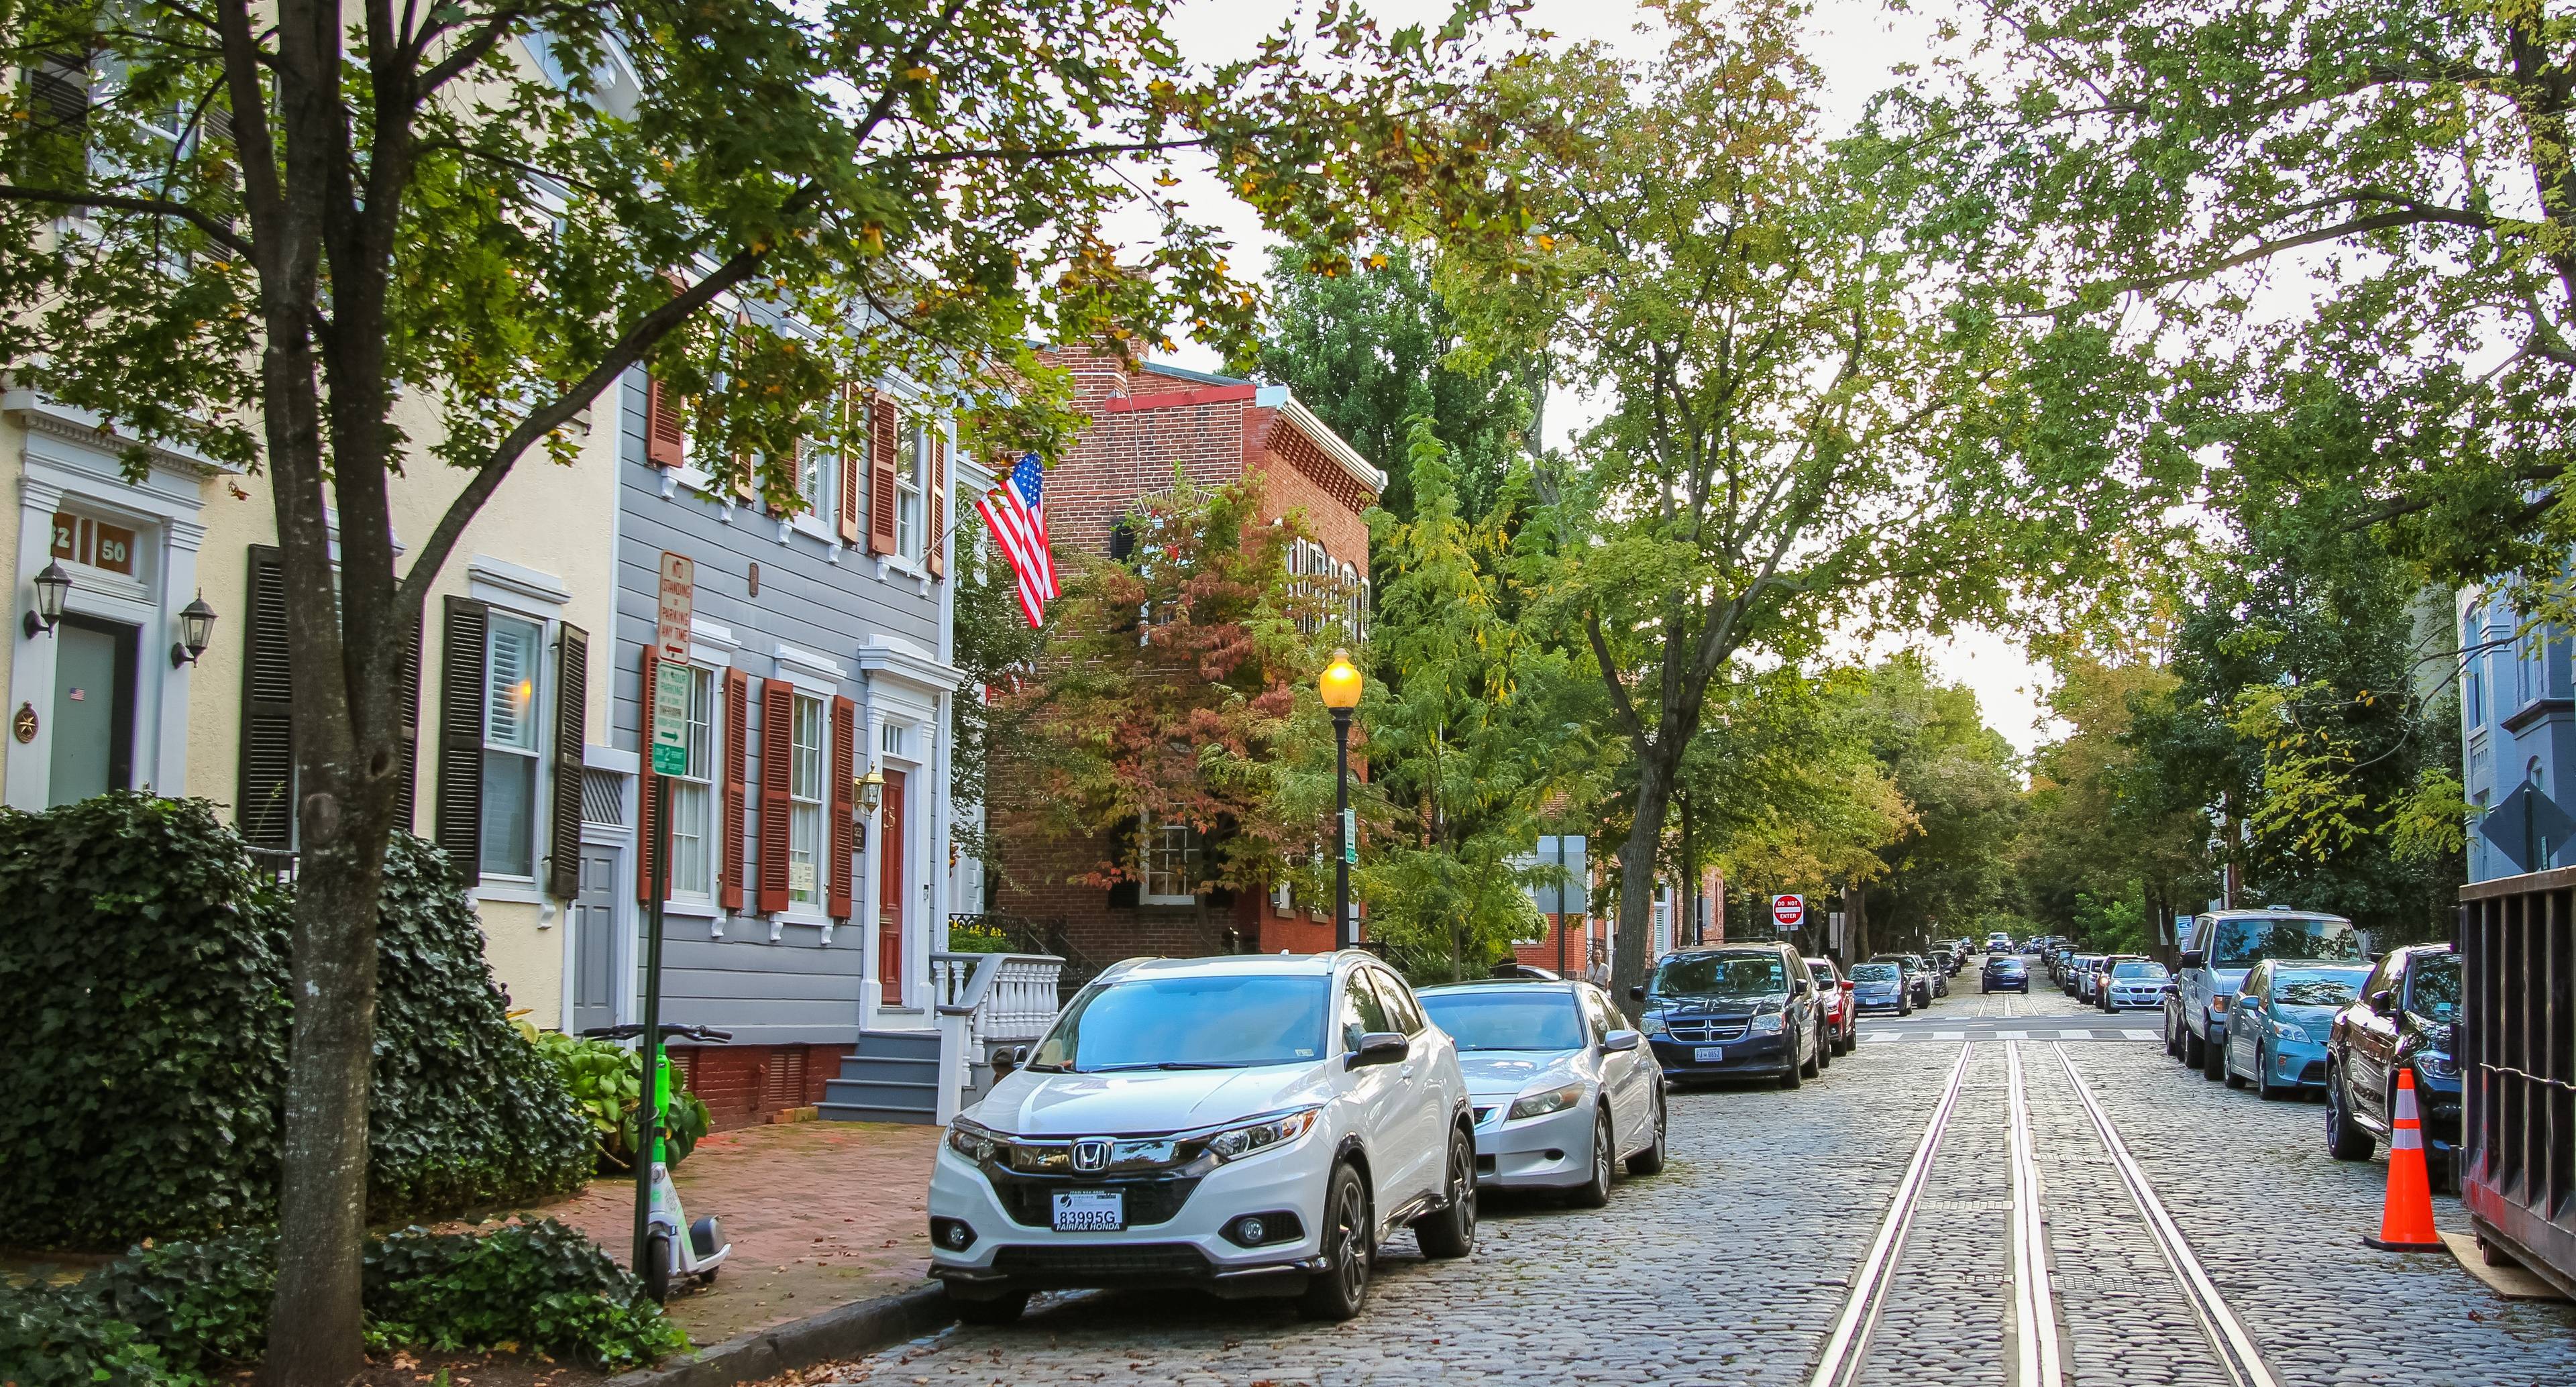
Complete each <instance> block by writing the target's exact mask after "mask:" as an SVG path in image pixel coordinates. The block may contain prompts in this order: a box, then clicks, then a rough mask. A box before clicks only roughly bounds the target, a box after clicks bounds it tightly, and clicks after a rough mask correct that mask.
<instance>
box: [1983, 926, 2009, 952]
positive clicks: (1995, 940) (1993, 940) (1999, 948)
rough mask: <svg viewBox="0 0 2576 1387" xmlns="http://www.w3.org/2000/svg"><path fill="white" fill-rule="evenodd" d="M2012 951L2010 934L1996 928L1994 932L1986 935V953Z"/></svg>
mask: <svg viewBox="0 0 2576 1387" xmlns="http://www.w3.org/2000/svg"><path fill="white" fill-rule="evenodd" d="M2012 951H2013V945H2012V936H2011V935H2009V934H2006V933H2004V932H2003V931H2002V930H1996V931H1995V932H1994V933H1992V934H1989V935H1987V936H1986V952H1987V953H1990V954H2008V953H2011V952H2012Z"/></svg>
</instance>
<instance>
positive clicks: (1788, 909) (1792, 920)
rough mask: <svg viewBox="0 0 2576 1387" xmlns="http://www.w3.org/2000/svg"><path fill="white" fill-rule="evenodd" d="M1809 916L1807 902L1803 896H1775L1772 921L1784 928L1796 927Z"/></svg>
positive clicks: (1772, 901) (1772, 902)
mask: <svg viewBox="0 0 2576 1387" xmlns="http://www.w3.org/2000/svg"><path fill="white" fill-rule="evenodd" d="M1806 918H1807V902H1806V898H1804V897H1802V896H1773V897H1772V898H1771V923H1773V924H1775V925H1778V926H1779V927H1780V928H1782V929H1796V928H1797V927H1798V926H1799V924H1800V923H1801V922H1802V921H1804V920H1805V919H1806Z"/></svg>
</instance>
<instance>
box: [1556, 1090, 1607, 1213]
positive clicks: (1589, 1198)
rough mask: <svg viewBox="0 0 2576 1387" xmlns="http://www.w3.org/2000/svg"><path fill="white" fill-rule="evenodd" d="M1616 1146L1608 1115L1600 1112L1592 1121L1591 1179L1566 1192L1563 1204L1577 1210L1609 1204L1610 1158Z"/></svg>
mask: <svg viewBox="0 0 2576 1387" xmlns="http://www.w3.org/2000/svg"><path fill="white" fill-rule="evenodd" d="M1616 1149H1617V1148H1616V1144H1615V1143H1614V1142H1612V1141H1611V1139H1610V1114H1609V1113H1608V1112H1606V1111H1605V1112H1602V1113H1600V1114H1599V1115H1597V1116H1595V1117H1594V1118H1593V1119H1592V1178H1590V1179H1588V1180H1586V1181H1584V1182H1583V1183H1582V1184H1579V1185H1577V1186H1575V1187H1574V1188H1573V1189H1571V1190H1568V1191H1567V1192H1566V1195H1565V1202H1566V1203H1568V1204H1571V1205H1573V1206H1574V1207H1575V1208H1578V1209H1598V1208H1600V1207H1602V1206H1603V1205H1605V1204H1608V1203H1609V1202H1610V1182H1611V1180H1612V1179H1614V1178H1615V1177H1614V1176H1613V1175H1612V1173H1611V1165H1612V1164H1613V1162H1612V1160H1611V1156H1612V1155H1613V1153H1614V1152H1615V1150H1616Z"/></svg>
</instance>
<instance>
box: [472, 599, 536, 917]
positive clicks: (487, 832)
mask: <svg viewBox="0 0 2576 1387" xmlns="http://www.w3.org/2000/svg"><path fill="white" fill-rule="evenodd" d="M504 622H507V623H510V624H513V625H517V626H524V627H529V628H532V629H533V630H534V631H535V632H536V639H535V641H534V642H533V643H532V645H531V646H530V648H529V659H528V667H527V669H526V670H525V671H524V672H523V674H524V677H525V679H526V681H527V684H528V700H527V708H526V711H525V712H524V713H522V714H521V716H522V718H523V719H524V721H525V725H526V727H527V730H528V745H526V746H525V747H520V746H513V745H511V744H509V743H507V742H495V741H494V740H493V739H492V714H493V710H494V707H495V705H496V702H497V700H495V699H494V698H493V695H492V691H493V668H492V656H493V652H494V651H495V650H496V649H498V648H499V642H498V640H497V639H496V638H497V637H498V636H499V634H500V631H501V626H502V624H503V623H504ZM553 625H554V624H553V623H552V622H550V621H548V620H546V619H545V618H543V617H540V616H532V615H529V614H527V613H525V612H515V611H510V610H507V609H505V608H500V607H487V608H486V609H485V617H484V629H483V656H482V669H483V674H482V678H483V726H482V727H481V728H480V729H478V731H479V733H480V741H481V750H482V758H481V761H480V762H479V764H478V765H477V767H476V774H478V775H479V776H481V777H482V794H481V795H480V797H479V798H480V800H481V804H482V812H481V814H480V815H479V816H478V820H477V822H476V824H475V834H476V841H477V844H478V847H479V849H480V851H479V852H478V854H477V855H478V857H479V858H480V859H481V861H482V864H483V876H484V877H485V878H486V879H487V880H494V881H507V882H519V883H525V884H527V885H530V886H533V885H535V884H536V880H537V866H538V864H539V861H540V859H541V858H542V856H543V854H541V853H539V852H538V851H537V839H538V837H539V836H540V833H541V825H542V823H543V821H544V819H545V814H544V806H545V803H546V788H547V787H546V710H547V706H548V697H549V695H550V694H551V693H552V692H553V690H552V689H551V688H550V687H549V682H548V680H547V679H546V677H545V674H546V645H547V641H546V637H547V635H548V634H549V633H550V632H551V630H552V629H553ZM495 755H502V756H514V757H520V758H524V759H525V760H526V761H527V763H528V801H527V810H528V822H527V834H528V836H527V842H526V843H525V844H524V847H525V849H526V853H527V862H528V869H527V870H526V871H524V872H513V871H495V870H494V869H493V865H492V864H493V863H494V862H495V861H496V860H499V858H500V855H499V854H498V853H496V852H495V851H494V850H493V842H492V838H491V829H492V821H491V808H492V803H493V795H492V758H493V757H494V756H495Z"/></svg>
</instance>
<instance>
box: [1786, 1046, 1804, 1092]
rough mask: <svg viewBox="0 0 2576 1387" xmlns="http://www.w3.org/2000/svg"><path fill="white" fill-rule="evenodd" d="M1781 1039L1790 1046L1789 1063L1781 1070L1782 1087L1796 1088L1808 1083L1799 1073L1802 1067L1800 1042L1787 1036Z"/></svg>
mask: <svg viewBox="0 0 2576 1387" xmlns="http://www.w3.org/2000/svg"><path fill="white" fill-rule="evenodd" d="M1780 1038H1781V1039H1782V1040H1783V1041H1786V1042H1787V1043H1788V1046H1789V1062H1788V1064H1787V1065H1786V1066H1784V1067H1783V1068H1782V1069H1781V1070H1780V1087H1782V1088H1796V1087H1797V1086H1798V1085H1799V1084H1801V1083H1804V1082H1805V1081H1806V1076H1805V1075H1804V1074H1801V1073H1799V1072H1798V1071H1799V1069H1800V1068H1801V1067H1802V1066H1800V1065H1799V1063H1798V1042H1796V1041H1795V1040H1791V1039H1790V1038H1789V1037H1788V1036H1786V1035H1783V1036H1781V1037H1780Z"/></svg>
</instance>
